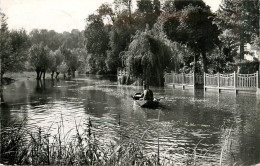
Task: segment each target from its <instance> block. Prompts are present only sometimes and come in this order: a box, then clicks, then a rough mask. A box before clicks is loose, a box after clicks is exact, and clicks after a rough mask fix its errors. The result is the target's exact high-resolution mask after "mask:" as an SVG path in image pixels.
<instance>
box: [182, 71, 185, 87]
mask: <svg viewBox="0 0 260 166" xmlns="http://www.w3.org/2000/svg"><path fill="white" fill-rule="evenodd" d="M184 84H185V81H184V73H182V89H184Z"/></svg>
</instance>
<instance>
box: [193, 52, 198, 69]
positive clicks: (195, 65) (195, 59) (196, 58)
mask: <svg viewBox="0 0 260 166" xmlns="http://www.w3.org/2000/svg"><path fill="white" fill-rule="evenodd" d="M198 57H199V54H197V53H195V55H194V61H193V63H194V64H193V71H194V73H198V69H197V61H198Z"/></svg>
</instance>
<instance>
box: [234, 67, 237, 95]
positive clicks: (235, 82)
mask: <svg viewBox="0 0 260 166" xmlns="http://www.w3.org/2000/svg"><path fill="white" fill-rule="evenodd" d="M234 89H235V93H237V75H236V71H234Z"/></svg>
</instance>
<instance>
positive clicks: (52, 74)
mask: <svg viewBox="0 0 260 166" xmlns="http://www.w3.org/2000/svg"><path fill="white" fill-rule="evenodd" d="M53 76H54V71H53V70H52V71H51V79H52V80H53Z"/></svg>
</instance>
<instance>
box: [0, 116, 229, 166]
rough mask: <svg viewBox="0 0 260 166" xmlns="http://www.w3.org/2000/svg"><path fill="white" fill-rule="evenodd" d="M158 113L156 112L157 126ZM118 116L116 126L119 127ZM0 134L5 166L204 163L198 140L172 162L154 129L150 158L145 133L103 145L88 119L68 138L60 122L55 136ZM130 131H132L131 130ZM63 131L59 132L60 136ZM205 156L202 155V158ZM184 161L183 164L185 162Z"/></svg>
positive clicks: (19, 130)
mask: <svg viewBox="0 0 260 166" xmlns="http://www.w3.org/2000/svg"><path fill="white" fill-rule="evenodd" d="M159 122H160V112H159V113H158V123H159ZM121 123H122V122H121V119H120V115H119V117H118V127H119V128H120V127H121V126H120V125H121ZM8 126H10V127H7V128H5V129H4V130H2V132H1V155H0V157H1V159H0V163H1V164H6V165H14V164H18V165H93V166H96V165H98V166H99V165H101V166H102V165H141V166H142V165H175V164H179V165H203V164H205V162H203V161H201V160H199V156H201V155H202V154H199V153H198V151H197V147H198V145H199V144H200V143H201V142H202V141H203V139H202V140H200V141H199V142H198V143H197V144H196V146H195V147H194V152H193V154H184V155H183V159H182V160H181V161H173V160H174V159H170V158H169V159H168V158H167V157H166V156H163V155H161V156H160V146H161V145H160V133H162V132H163V131H161V130H160V128H159V127H158V131H157V137H158V138H157V143H158V147H157V152H156V154H154V155H150V156H147V155H145V145H144V144H145V143H144V142H145V141H144V140H143V139H144V137H145V135H146V134H147V133H146V132H147V131H148V130H149V128H148V129H147V131H145V133H138V135H135V134H128V135H125V133H124V132H122V133H120V139H119V140H118V141H117V143H110V144H109V145H104V143H103V142H100V141H99V139H97V138H96V136H95V133H94V132H93V131H92V130H93V129H92V122H91V119H90V118H89V120H88V123H87V129H86V130H85V132H82V133H80V129H79V127H80V125H79V124H77V123H75V130H76V134H75V135H74V136H73V137H69V136H68V135H69V133H65V135H64V131H63V129H64V125H63V123H62V122H61V123H60V125H59V126H58V130H57V133H56V134H55V135H51V134H50V128H51V127H52V126H51V127H50V128H49V129H44V128H41V127H37V128H36V129H35V130H33V131H32V130H29V129H28V128H27V127H25V123H24V122H22V123H18V124H17V123H12V125H8ZM131 130H132V129H131ZM231 130H232V129H229V130H228V135H227V137H224V139H225V144H226V142H228V140H229V139H230V135H231ZM62 131H63V133H62ZM126 132H128V131H126ZM225 146H226V145H225ZM205 155H206V153H205V154H204V156H205ZM224 156H225V153H224V152H223V148H222V151H221V153H220V161H219V164H220V165H223V157H224ZM185 161H186V162H185Z"/></svg>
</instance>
